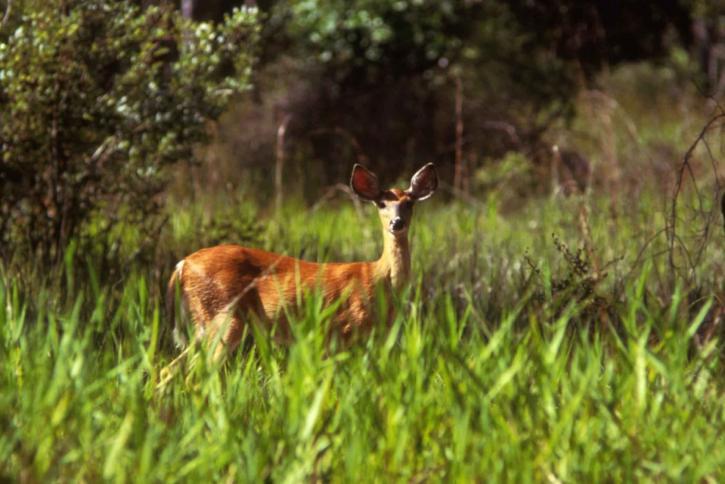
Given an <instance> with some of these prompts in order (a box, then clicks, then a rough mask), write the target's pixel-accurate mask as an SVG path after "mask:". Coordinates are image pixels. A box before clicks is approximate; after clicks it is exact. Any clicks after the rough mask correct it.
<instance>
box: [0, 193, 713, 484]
mask: <svg viewBox="0 0 725 484" xmlns="http://www.w3.org/2000/svg"><path fill="white" fill-rule="evenodd" d="M585 201H586V202H587V203H589V204H590V206H589V213H590V214H591V215H590V217H589V219H588V225H589V227H590V229H591V236H590V239H591V240H590V241H589V242H587V241H585V240H584V237H583V235H582V228H581V224H580V222H579V216H578V213H579V208H580V204H581V203H584V202H585ZM609 203H610V202H609V201H601V202H597V201H595V200H578V199H569V200H547V201H541V202H540V203H535V204H531V205H529V206H528V207H526V208H525V209H523V210H522V211H520V212H517V213H516V214H515V215H505V214H504V213H502V212H501V211H500V210H499V209H498V208H497V207H496V204H495V201H493V200H490V201H485V200H484V201H482V202H481V203H480V204H479V205H475V206H474V205H470V204H462V203H459V204H456V203H453V204H444V203H441V202H432V203H430V204H428V203H426V204H421V205H420V206H419V207H418V208H417V209H416V210H417V213H416V215H415V219H414V226H413V232H412V247H413V274H414V275H413V281H412V283H411V285H410V287H409V288H408V289H406V291H405V293H404V294H402V295H400V297H399V298H397V299H396V300H395V301H393V302H392V303H393V304H395V305H396V306H397V318H396V320H395V322H394V324H393V326H392V328H389V329H388V328H383V327H382V326H381V327H378V328H376V329H375V331H374V332H373V334H372V335H370V336H368V337H365V338H362V340H361V341H359V342H357V344H354V345H351V346H349V347H346V348H340V349H332V348H330V347H329V346H328V345H326V344H325V340H324V335H325V328H326V325H327V324H328V321H326V319H325V317H324V316H323V315H324V311H322V310H321V306H320V304H319V299H315V298H314V297H310V299H309V301H308V302H307V303H306V304H305V307H304V309H303V311H301V312H300V313H299V314H297V315H296V321H295V322H294V324H293V327H294V328H295V342H294V343H293V344H291V345H290V346H286V347H283V346H280V345H278V344H276V343H274V342H273V341H272V340H271V339H270V336H269V335H268V334H266V333H257V334H254V335H251V336H250V338H252V340H253V344H250V345H248V348H247V349H246V350H245V351H239V352H237V353H235V354H234V355H233V356H232V357H231V358H229V360H228V361H226V362H225V363H223V364H222V365H217V364H216V363H213V362H211V361H210V359H209V358H207V355H206V354H205V350H204V349H203V348H195V349H193V350H192V351H191V353H190V354H189V355H188V358H186V359H185V360H183V361H182V363H181V364H180V367H179V371H178V372H177V373H176V374H175V375H174V376H173V378H172V379H171V380H170V381H169V382H168V384H166V385H163V386H162V387H159V385H158V384H159V381H160V379H161V377H162V370H163V369H164V368H165V367H166V366H167V365H168V363H169V362H170V361H171V360H172V359H173V358H174V357H175V354H176V353H175V352H174V351H173V350H172V349H170V345H169V344H167V343H166V341H167V340H168V337H167V335H168V323H167V322H166V321H165V319H164V315H163V312H162V310H161V308H160V305H161V297H160V288H161V285H162V282H163V281H161V280H159V278H158V277H156V276H155V274H156V273H157V272H161V273H162V274H163V275H164V276H167V275H168V274H169V272H170V267H171V266H170V264H169V265H168V266H167V267H166V269H164V270H161V271H158V268H150V267H145V266H142V265H140V264H137V265H133V266H131V267H128V268H127V270H126V271H125V272H124V273H123V274H124V275H123V277H120V278H118V279H116V280H106V278H105V277H104V274H98V273H96V269H95V264H94V261H93V260H87V261H84V258H83V255H82V254H80V255H79V254H75V255H74V256H72V257H71V256H70V255H69V257H68V258H67V263H66V264H65V265H64V266H63V267H59V268H58V269H57V271H56V272H54V273H52V274H43V273H40V272H35V273H31V274H30V275H28V274H25V275H24V276H20V275H18V274H17V273H14V272H10V271H5V272H4V273H3V275H2V277H0V424H1V426H0V428H1V429H2V430H1V431H0V478H7V479H11V480H22V481H46V480H62V481H71V480H72V481H76V480H81V481H99V480H103V481H121V482H123V481H137V480H139V481H172V482H173V481H201V480H203V481H206V480H210V479H213V480H224V481H241V482H245V481H253V482H257V481H260V480H273V481H280V482H299V481H306V480H316V479H321V480H325V481H328V480H329V481H333V482H349V481H352V480H354V481H365V482H368V481H371V482H380V481H414V482H421V481H434V482H435V481H457V482H470V481H472V480H478V481H482V480H487V481H488V480H490V481H502V480H506V481H550V482H557V481H560V482H564V481H570V482H582V481H584V482H587V481H632V480H657V481H662V480H672V481H688V482H693V481H699V482H719V481H722V480H723V477H724V475H723V474H724V473H725V472H724V471H723V469H725V445H723V440H722V439H723V437H722V436H723V435H724V434H725V392H724V391H723V390H724V387H725V371H724V370H725V368H723V346H722V342H721V341H720V340H719V339H718V338H717V337H714V338H709V339H707V340H700V341H699V342H698V343H697V344H696V343H695V341H694V339H695V336H696V334H697V333H698V331H701V330H702V328H703V327H704V326H705V325H707V324H710V323H711V321H712V318H713V314H714V312H713V308H714V307H715V306H716V305H717V304H721V300H720V302H718V299H717V298H719V297H721V296H722V287H723V273H724V271H723V261H724V260H725V257H723V256H724V255H725V254H723V246H722V245H717V244H712V245H711V246H710V248H709V249H708V251H707V253H706V254H704V256H703V262H702V264H701V266H700V267H699V272H698V278H697V280H696V281H695V283H696V284H697V287H698V288H699V291H698V292H697V294H698V295H699V296H698V299H693V296H692V294H693V292H692V289H693V288H692V287H689V286H685V285H683V284H681V283H678V282H677V279H676V278H674V277H672V275H671V274H669V273H668V267H667V264H666V260H665V259H663V258H662V257H661V256H658V255H657V254H658V253H659V252H660V251H661V250H662V249H663V248H664V247H665V241H664V240H663V238H662V237H663V236H659V237H658V236H656V235H655V234H656V233H657V230H658V228H659V227H661V224H662V218H661V216H657V215H654V216H653V215H652V214H653V213H656V210H653V206H654V204H650V205H648V206H647V205H646V203H647V202H646V201H643V203H642V206H638V207H628V210H622V212H621V215H619V216H618V217H612V216H611V214H610V212H609V210H608V207H609ZM191 210H193V209H191ZM244 210H245V211H248V210H249V207H248V206H245V208H244ZM194 217H195V215H194V214H193V213H190V212H189V211H184V210H178V211H177V213H176V214H174V219H173V220H172V224H171V227H172V228H173V230H172V234H171V235H170V236H169V237H170V239H169V240H167V241H166V242H165V246H166V250H167V251H172V252H178V253H176V254H175V256H176V257H181V256H183V255H184V252H185V251H189V250H191V249H192V246H191V244H192V243H193V241H191V242H189V241H188V233H189V231H190V230H192V227H193V226H194V224H195V223H196V222H195V218H194ZM264 223H265V229H264V230H263V231H262V232H261V233H260V234H259V235H258V237H259V239H258V241H257V244H258V245H259V246H262V247H264V248H268V249H272V250H278V251H284V252H286V253H289V254H291V255H297V256H304V257H305V258H308V259H312V260H355V259H371V258H373V257H375V256H377V251H378V250H379V249H380V240H379V234H378V231H379V228H378V225H377V224H378V222H377V221H376V220H375V218H374V210H373V209H372V208H370V207H363V212H362V215H359V214H358V212H356V211H355V210H354V209H353V208H352V207H351V205H350V202H349V201H347V200H340V201H339V204H338V203H335V202H332V204H331V205H329V206H323V207H321V208H320V209H318V210H315V211H309V210H307V209H305V208H302V207H295V206H292V205H290V206H289V207H287V208H286V209H285V212H284V213H283V214H282V215H281V216H280V217H277V218H274V219H271V218H270V219H268V220H264ZM552 233H556V234H557V236H558V237H559V238H560V239H561V240H562V241H564V242H566V243H567V244H569V246H570V247H572V248H576V247H577V246H579V245H586V244H589V245H591V246H592V247H593V249H594V252H595V254H594V256H595V257H596V258H598V259H599V262H598V264H599V265H601V267H602V268H604V266H606V269H603V270H606V272H607V276H606V277H604V279H603V280H602V282H599V283H597V285H596V286H595V289H594V291H595V294H593V295H591V296H589V297H574V296H573V294H575V293H576V287H573V288H568V289H566V288H565V289H564V290H561V291H558V292H557V290H556V281H563V280H567V277H568V275H570V272H571V270H572V269H571V267H570V266H569V265H568V264H567V262H566V261H565V260H564V257H563V255H562V253H561V252H560V251H559V250H557V249H556V247H555V244H554V242H553V239H552ZM653 236H654V237H655V238H654V240H653V241H650V245H648V248H647V250H646V251H645V252H644V253H640V249H641V247H643V246H644V242H645V241H649V240H650V239H651V238H652V237H653ZM185 237H186V238H185ZM525 254H528V261H527V257H525ZM79 260H80V261H84V262H83V263H78V262H77V261H79ZM609 261H612V263H611V264H609V265H607V262H609ZM530 263H531V264H533V265H534V266H536V268H537V269H538V275H537V273H536V272H535V271H534V269H532V267H531V266H530V265H529V264H530ZM570 280H572V281H573V282H574V283H575V284H578V283H580V282H581V280H582V279H581V278H580V279H576V278H574V279H571V278H570ZM572 291H573V292H572ZM595 296H596V297H599V298H600V299H601V300H603V301H604V303H602V304H605V305H606V314H607V315H608V316H607V318H603V317H602V316H601V314H603V313H598V312H596V311H594V312H592V311H591V307H592V306H591V302H592V299H593V298H594V297H595Z"/></svg>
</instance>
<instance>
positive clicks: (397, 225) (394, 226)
mask: <svg viewBox="0 0 725 484" xmlns="http://www.w3.org/2000/svg"><path fill="white" fill-rule="evenodd" d="M404 226H405V222H403V219H402V218H400V217H395V218H394V219H393V220H391V221H390V230H392V231H393V232H397V231H399V230H403V227H404Z"/></svg>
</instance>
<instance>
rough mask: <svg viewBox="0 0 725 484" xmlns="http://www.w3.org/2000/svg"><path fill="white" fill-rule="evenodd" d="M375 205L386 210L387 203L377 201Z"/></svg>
mask: <svg viewBox="0 0 725 484" xmlns="http://www.w3.org/2000/svg"><path fill="white" fill-rule="evenodd" d="M375 205H377V206H378V208H385V202H383V201H382V200H377V201H376V202H375Z"/></svg>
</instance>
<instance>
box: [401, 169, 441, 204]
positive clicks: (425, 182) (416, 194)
mask: <svg viewBox="0 0 725 484" xmlns="http://www.w3.org/2000/svg"><path fill="white" fill-rule="evenodd" d="M436 188H438V174H437V173H436V168H435V165H433V163H428V164H427V165H425V166H424V167H423V168H421V169H420V170H418V171H417V172H415V175H413V178H411V179H410V188H408V190H407V192H408V194H409V195H410V196H411V197H413V198H414V199H416V200H425V199H426V198H428V197H430V196H431V195H433V192H435V190H436Z"/></svg>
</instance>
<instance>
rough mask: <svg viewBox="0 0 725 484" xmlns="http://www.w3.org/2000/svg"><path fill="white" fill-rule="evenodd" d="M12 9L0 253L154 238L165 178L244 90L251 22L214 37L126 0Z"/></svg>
mask: <svg viewBox="0 0 725 484" xmlns="http://www.w3.org/2000/svg"><path fill="white" fill-rule="evenodd" d="M20 5H21V8H22V9H23V10H22V11H21V12H18V13H17V14H16V16H17V17H18V20H17V22H15V23H14V25H13V27H12V28H13V30H12V31H11V33H10V34H9V36H8V38H7V39H6V40H5V41H3V42H0V144H1V146H2V161H1V162H0V163H1V164H0V190H1V191H2V192H3V198H2V201H1V202H0V243H2V245H3V246H5V247H7V246H10V245H16V246H21V245H24V244H28V246H29V248H30V249H31V251H32V252H33V253H35V254H38V255H41V256H43V257H45V258H52V257H57V256H58V255H59V249H60V248H63V247H65V246H66V245H67V244H68V242H69V241H70V240H71V239H73V238H76V237H79V236H82V235H83V234H84V232H87V231H88V230H90V231H91V232H92V233H93V235H94V236H95V237H96V238H97V239H100V238H102V236H103V235H104V234H108V233H110V231H111V230H112V229H113V228H114V227H115V226H116V225H117V224H119V223H120V222H124V223H131V224H135V225H138V226H141V227H143V228H145V229H146V230H148V229H149V228H151V227H153V226H155V225H156V224H157V223H158V220H157V219H156V218H155V216H156V215H157V214H158V212H159V201H158V199H157V195H158V194H159V192H160V191H161V190H162V189H163V188H164V186H165V182H166V178H167V175H166V172H165V170H164V168H165V167H166V166H169V165H172V164H174V163H176V162H179V161H182V160H189V159H193V148H194V146H195V145H196V144H197V143H199V142H203V141H205V140H206V124H205V123H206V122H207V121H209V120H214V119H216V118H217V117H218V116H219V115H220V114H221V112H222V110H223V109H224V107H225V106H226V105H227V103H228V101H229V100H230V98H231V97H232V96H234V95H235V94H237V93H239V92H241V91H243V90H245V89H247V88H248V87H249V79H250V75H251V67H252V63H253V52H254V47H255V42H256V32H257V27H256V11H255V10H251V9H242V10H236V11H234V12H233V13H232V14H231V15H229V16H227V17H226V19H225V21H224V23H222V24H219V25H217V26H213V25H211V24H207V23H199V24H194V23H191V22H190V21H188V20H185V19H183V18H182V17H181V16H180V14H178V13H177V12H175V11H174V10H172V9H169V8H162V7H149V8H146V9H140V8H138V7H135V6H134V5H132V4H130V3H128V2H125V1H124V2H116V1H108V0H93V1H71V2H68V1H59V0H57V1H50V2H25V3H21V4H20ZM91 221H92V222H93V224H92V226H89V222H91ZM4 255H7V254H4Z"/></svg>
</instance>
